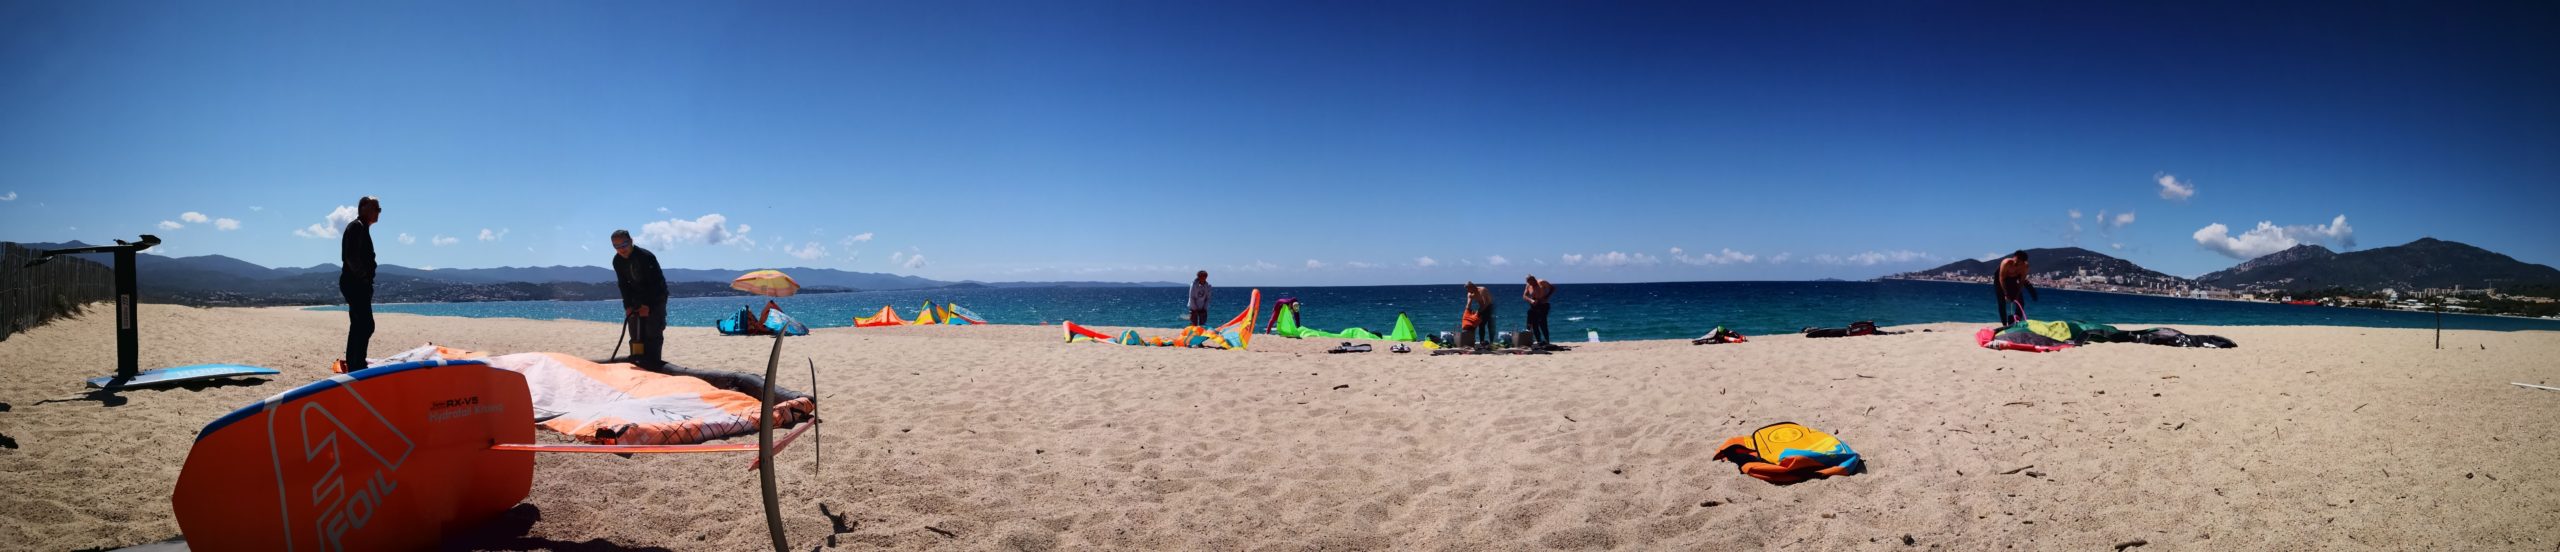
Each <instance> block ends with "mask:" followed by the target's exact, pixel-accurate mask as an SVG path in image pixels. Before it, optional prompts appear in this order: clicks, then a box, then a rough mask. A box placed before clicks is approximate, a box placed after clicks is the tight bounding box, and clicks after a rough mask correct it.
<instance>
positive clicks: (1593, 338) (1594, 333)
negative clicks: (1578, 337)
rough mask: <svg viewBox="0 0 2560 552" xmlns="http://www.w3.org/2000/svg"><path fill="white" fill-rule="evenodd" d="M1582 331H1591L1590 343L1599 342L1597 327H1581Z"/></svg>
mask: <svg viewBox="0 0 2560 552" xmlns="http://www.w3.org/2000/svg"><path fill="white" fill-rule="evenodd" d="M1583 331H1586V332H1591V342H1592V343H1599V342H1600V330H1599V329H1598V328H1585V329H1583Z"/></svg>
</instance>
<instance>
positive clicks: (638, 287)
mask: <svg viewBox="0 0 2560 552" xmlns="http://www.w3.org/2000/svg"><path fill="white" fill-rule="evenodd" d="M613 278H614V280H615V283H616V284H617V285H619V286H620V287H621V288H622V310H623V312H630V311H632V310H634V309H637V308H640V307H649V314H647V315H644V316H637V317H632V319H631V358H632V360H634V361H636V362H637V363H638V364H640V365H641V366H645V367H650V368H656V367H657V366H658V365H659V364H661V363H664V362H666V358H667V357H666V351H665V350H663V349H664V347H665V346H666V344H667V274H666V272H665V271H662V270H660V269H659V267H658V254H656V253H650V252H649V250H647V249H641V248H640V246H639V245H632V246H631V255H630V256H627V257H626V256H622V255H615V256H613Z"/></svg>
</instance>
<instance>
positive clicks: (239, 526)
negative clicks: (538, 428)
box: [170, 361, 534, 551]
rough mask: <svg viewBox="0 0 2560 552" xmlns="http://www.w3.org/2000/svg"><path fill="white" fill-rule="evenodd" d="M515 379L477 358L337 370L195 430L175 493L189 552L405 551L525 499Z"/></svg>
mask: <svg viewBox="0 0 2560 552" xmlns="http://www.w3.org/2000/svg"><path fill="white" fill-rule="evenodd" d="M532 406H533V400H532V397H531V396H530V395H529V392H528V391H527V389H526V387H525V380H524V376H523V375H521V374H517V373H515V372H509V371H506V370H500V369H496V368H491V367H489V366H487V365H484V364H481V363H480V362H478V361H439V362H418V363H409V364H400V365H392V366H383V367H377V368H371V369H366V370H359V371H356V372H353V373H347V374H339V375H336V376H333V377H331V378H329V379H326V380H321V381H318V382H313V383H311V384H309V385H304V386H302V387H299V388H295V389H293V390H291V391H286V392H284V393H282V394H278V395H276V396H274V397H270V398H268V399H266V400H265V401H261V402H260V403H259V404H254V405H250V406H248V407H245V408H242V409H240V410H238V411H235V412H232V413H231V414H229V415H226V416H223V417H222V418H221V419H217V420H214V422H213V423H212V424H208V425H206V426H205V428H204V431H202V432H200V433H198V434H197V437H196V443H195V447H194V448H193V449H191V450H189V451H188V452H187V463H186V467H185V468H184V469H183V470H182V471H180V472H179V474H178V488H177V490H176V492H174V493H173V495H172V497H171V500H170V501H171V503H172V504H171V505H172V506H173V507H174V510H175V511H176V513H177V517H178V528H179V529H180V530H182V531H184V532H185V533H186V539H187V544H188V546H189V547H191V548H194V549H197V550H279V551H304V550H312V551H317V550H414V549H426V548H432V547H434V546H436V545H437V544H438V543H439V542H441V540H442V539H443V537H444V536H445V535H448V534H453V533H455V532H458V531H461V530H464V529H468V528H471V527H474V526H477V525H479V524H481V523H483V522H485V521H487V520H488V519H490V518H491V517H493V516H496V515H497V514H499V513H502V512H505V511H506V510H507V509H508V508H512V507H514V506H515V505H516V503H519V502H523V501H524V498H525V496H526V495H527V494H529V493H530V492H531V491H532V488H533V453H532V452H527V451H509V450H495V449H493V448H492V447H493V446H495V445H499V444H516V443H531V442H533V431H534V424H533V412H532Z"/></svg>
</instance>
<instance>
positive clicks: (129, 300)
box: [115, 246, 148, 382]
mask: <svg viewBox="0 0 2560 552" xmlns="http://www.w3.org/2000/svg"><path fill="white" fill-rule="evenodd" d="M145 247H148V246H145ZM134 251H136V250H135V249H130V248H119V249H116V379H115V381H117V382H126V381H132V380H133V378H135V377H137V376H140V375H142V358H141V357H142V333H141V331H139V330H136V329H135V328H134V324H135V323H136V322H138V320H137V318H140V317H139V316H138V315H139V314H141V313H137V312H134V302H135V299H136V298H135V297H134V280H135V278H134V267H133V253H134Z"/></svg>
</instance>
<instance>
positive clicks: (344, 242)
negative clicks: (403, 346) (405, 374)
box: [337, 196, 382, 374]
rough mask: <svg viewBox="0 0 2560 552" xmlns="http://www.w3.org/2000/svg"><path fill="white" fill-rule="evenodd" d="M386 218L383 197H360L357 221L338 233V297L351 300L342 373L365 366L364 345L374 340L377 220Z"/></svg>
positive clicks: (339, 361)
mask: <svg viewBox="0 0 2560 552" xmlns="http://www.w3.org/2000/svg"><path fill="white" fill-rule="evenodd" d="M380 220H382V200H381V199H379V198H375V197H373V196H364V199H359V200H356V220H354V221H350V222H348V223H347V229H346V231H343V232H339V233H338V238H339V241H338V296H339V297H342V298H345V299H346V300H347V350H346V356H343V357H339V358H338V367H337V368H338V373H341V374H343V373H347V372H350V371H354V370H363V369H364V368H365V360H364V348H365V344H366V342H368V341H372V340H373V269H374V259H373V223H374V222H376V221H380Z"/></svg>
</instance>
